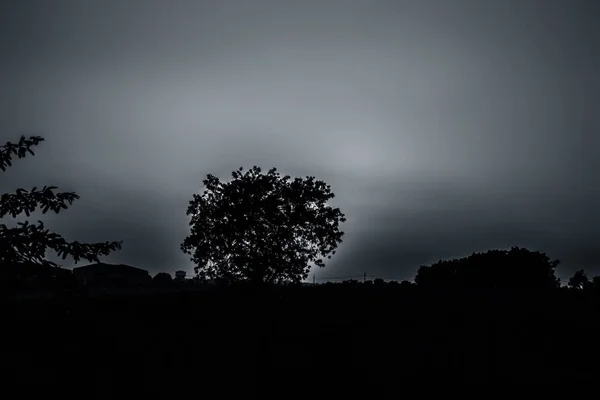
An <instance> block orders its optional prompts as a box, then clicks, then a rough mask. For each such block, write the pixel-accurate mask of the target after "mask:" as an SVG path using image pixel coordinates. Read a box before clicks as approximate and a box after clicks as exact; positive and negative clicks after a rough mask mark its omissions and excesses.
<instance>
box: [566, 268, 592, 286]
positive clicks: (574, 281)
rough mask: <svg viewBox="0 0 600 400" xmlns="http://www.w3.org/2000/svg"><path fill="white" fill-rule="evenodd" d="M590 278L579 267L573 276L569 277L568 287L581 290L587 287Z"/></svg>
mask: <svg viewBox="0 0 600 400" xmlns="http://www.w3.org/2000/svg"><path fill="white" fill-rule="evenodd" d="M589 282H590V280H589V279H588V277H587V275H586V273H585V271H584V270H582V269H580V270H579V271H576V272H575V273H574V274H573V276H572V277H571V278H570V279H569V287H570V288H571V289H576V290H581V289H584V288H585V287H587V285H588V283H589Z"/></svg>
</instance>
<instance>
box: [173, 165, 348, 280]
mask: <svg viewBox="0 0 600 400" xmlns="http://www.w3.org/2000/svg"><path fill="white" fill-rule="evenodd" d="M242 172H243V168H240V169H239V170H237V171H234V172H232V178H233V179H232V180H231V181H229V182H226V183H224V182H221V181H220V180H219V178H217V177H216V176H214V175H210V174H209V175H208V176H207V179H205V180H204V181H203V183H204V185H205V187H206V190H205V191H204V193H203V195H197V194H195V195H194V197H193V200H192V201H190V205H189V208H188V211H187V215H190V216H191V221H190V226H191V234H190V235H189V236H188V237H187V238H186V239H185V240H184V242H183V243H182V245H181V249H182V250H183V252H184V253H186V254H191V255H192V257H191V260H192V261H193V262H194V263H195V264H196V265H197V266H196V267H195V271H196V273H197V274H198V275H199V276H200V277H202V278H208V279H211V278H224V279H228V280H233V281H236V280H247V281H251V282H253V283H264V282H268V283H271V282H275V281H284V282H300V281H302V279H306V277H307V276H308V271H309V268H310V265H309V263H311V262H313V263H314V264H315V265H318V266H320V267H323V266H324V263H323V260H322V257H325V256H327V257H328V258H331V255H333V254H335V249H336V248H337V245H338V244H339V243H340V242H341V240H342V236H343V234H344V233H343V232H341V231H340V230H339V223H340V222H344V221H345V218H344V214H342V213H341V211H340V210H339V209H338V208H332V207H330V206H328V205H327V204H326V203H327V201H328V200H329V199H331V198H333V197H334V194H333V193H332V192H331V189H330V186H329V185H327V184H325V182H322V181H318V180H315V177H312V176H309V177H306V178H305V179H302V178H295V179H294V180H291V178H290V177H289V176H287V175H286V176H284V177H281V176H280V175H279V173H278V172H277V170H276V169H275V168H273V169H271V170H269V171H268V172H267V173H266V174H263V173H261V169H260V168H259V167H257V166H254V167H253V168H251V169H249V170H248V171H246V172H245V173H242Z"/></svg>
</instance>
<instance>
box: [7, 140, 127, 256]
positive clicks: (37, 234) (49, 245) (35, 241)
mask: <svg viewBox="0 0 600 400" xmlns="http://www.w3.org/2000/svg"><path fill="white" fill-rule="evenodd" d="M43 140H44V138H42V137H40V136H32V137H30V138H29V139H26V138H25V136H21V138H20V140H19V142H18V143H11V142H7V143H6V144H5V145H3V146H0V169H2V171H6V168H7V167H10V166H12V161H13V158H14V157H15V156H16V157H17V158H19V159H20V158H24V157H25V156H26V155H27V153H29V154H31V155H35V153H34V151H33V150H32V147H33V146H37V145H39V144H40V143H41V142H42V141H43ZM55 189H57V187H55V186H44V187H43V188H42V189H40V190H37V187H34V188H33V189H31V190H25V189H22V188H19V189H17V190H16V192H15V193H5V194H3V195H2V197H1V198H0V218H4V217H5V216H6V215H11V216H12V217H13V218H15V217H16V216H17V215H20V214H22V213H25V215H26V216H27V217H29V216H30V215H31V213H32V212H34V211H35V210H36V209H38V208H39V209H41V210H42V213H43V214H45V213H47V212H48V211H49V210H52V211H54V212H55V213H57V214H58V213H59V212H60V211H61V210H63V209H67V208H68V206H67V204H69V205H71V204H73V201H75V200H77V199H79V196H78V195H77V194H75V193H73V192H66V193H55V192H54V190H55ZM121 245H122V241H119V242H108V241H107V242H104V243H94V244H88V243H81V242H78V241H73V242H69V241H67V240H66V239H64V238H63V237H62V236H61V235H59V234H57V233H54V232H51V231H50V230H49V229H46V228H45V227H44V224H43V222H42V221H38V223H37V224H31V223H29V221H25V222H19V223H17V226H16V227H12V228H9V227H7V226H6V225H5V224H0V264H2V266H3V267H6V268H7V267H8V266H10V267H14V266H18V265H22V264H30V265H31V264H35V265H45V266H57V264H56V263H54V262H51V261H48V260H46V250H47V249H51V250H54V251H55V252H56V254H57V255H58V256H59V257H62V259H63V260H64V259H66V258H67V257H71V258H73V260H74V261H75V263H77V262H78V261H79V260H81V259H86V260H88V261H90V262H92V261H95V262H98V261H99V259H98V257H99V256H101V255H108V254H110V252H112V251H115V250H119V249H121Z"/></svg>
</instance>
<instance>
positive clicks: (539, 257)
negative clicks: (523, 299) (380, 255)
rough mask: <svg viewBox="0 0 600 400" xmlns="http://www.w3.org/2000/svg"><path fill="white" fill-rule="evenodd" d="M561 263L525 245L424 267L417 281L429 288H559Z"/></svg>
mask: <svg viewBox="0 0 600 400" xmlns="http://www.w3.org/2000/svg"><path fill="white" fill-rule="evenodd" d="M558 264H559V261H558V260H554V261H551V260H550V259H549V258H548V256H546V254H544V253H540V252H538V251H530V250H527V249H524V248H519V247H513V248H512V249H511V250H509V251H507V250H489V251H487V252H486V253H473V254H472V255H470V256H468V257H464V258H460V259H453V260H440V261H438V262H437V263H434V264H432V265H431V266H422V267H420V268H419V270H418V272H417V276H416V277H415V282H416V283H417V284H418V285H419V286H425V287H432V286H435V287H461V288H528V289H534V288H556V287H558V286H559V280H558V278H556V276H555V275H554V270H555V268H556V266H557V265H558Z"/></svg>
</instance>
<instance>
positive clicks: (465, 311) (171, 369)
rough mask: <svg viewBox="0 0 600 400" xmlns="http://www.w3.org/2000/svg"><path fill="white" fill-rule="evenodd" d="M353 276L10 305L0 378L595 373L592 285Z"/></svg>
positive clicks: (205, 379) (570, 378) (379, 385)
mask: <svg viewBox="0 0 600 400" xmlns="http://www.w3.org/2000/svg"><path fill="white" fill-rule="evenodd" d="M361 286H362V285H359V286H358V287H356V288H352V287H344V286H341V285H335V286H321V287H313V288H310V287H309V288H293V289H292V288H288V289H281V290H269V291H260V292H258V291H252V290H249V289H248V290H247V289H244V290H241V289H231V288H229V289H219V290H214V291H205V292H180V293H168V294H148V295H135V296H133V295H131V296H124V295H123V296H113V297H104V298H86V297H80V298H70V299H66V298H65V299H55V300H52V301H48V300H46V301H43V302H42V301H28V302H25V301H22V302H19V303H13V304H11V305H10V306H9V310H8V315H7V319H8V321H7V322H8V323H7V324H5V332H8V334H7V335H6V336H5V341H6V343H7V344H8V346H5V352H4V360H3V361H4V365H5V368H6V370H7V371H6V372H7V373H5V376H8V377H9V381H11V382H12V383H13V384H16V385H22V386H23V387H32V386H38V387H40V388H46V387H48V388H50V387H54V388H55V389H59V388H61V387H63V386H73V385H78V386H79V385H81V386H82V387H84V388H86V390H87V391H91V392H90V393H105V394H106V396H108V397H110V394H111V393H113V392H118V391H121V389H122V388H123V387H126V386H127V387H130V386H132V385H133V386H135V385H139V387H144V388H145V390H147V389H148V388H152V387H153V386H154V385H156V384H157V383H158V382H166V383H168V384H171V383H172V384H173V385H179V384H180V383H181V384H184V385H191V384H193V385H199V386H198V388H197V389H194V391H195V392H196V393H202V391H203V390H209V387H210V386H211V385H214V384H216V382H218V381H219V382H220V381H223V380H224V381H227V382H229V385H230V386H236V385H237V386H239V385H241V384H242V382H244V385H246V386H244V387H245V388H246V389H244V390H245V391H246V392H247V393H248V395H251V394H252V393H257V392H255V391H256V390H259V388H264V387H273V385H278V384H286V385H287V384H288V383H290V382H295V384H296V385H300V386H312V385H316V386H320V385H321V383H319V382H320V381H325V382H326V383H327V384H332V383H335V382H341V383H340V384H343V385H349V384H354V383H357V382H359V383H360V385H359V386H361V387H363V388H364V387H369V388H371V389H372V390H377V391H378V392H380V393H386V394H388V395H390V396H393V395H394V393H396V394H397V388H398V386H397V385H398V384H401V383H407V384H410V385H411V387H414V388H417V387H418V386H415V385H427V384H432V385H435V384H457V383H458V384H462V383H467V384H496V385H505V384H511V383H536V384H537V383H543V384H548V385H555V384H556V383H557V382H558V381H560V382H570V383H573V382H574V381H581V382H586V383H591V382H593V381H594V379H595V377H596V374H597V372H598V370H599V368H598V363H597V361H596V360H598V355H599V353H600V352H599V351H598V350H597V349H596V348H595V347H591V346H588V345H587V344H588V343H593V342H594V339H596V338H597V337H598V333H600V330H599V327H600V325H599V324H598V317H597V316H598V307H597V304H598V302H597V301H596V297H595V296H593V295H590V294H589V293H579V292H573V291H567V290H562V289H557V290H545V291H538V292H526V291H520V292H516V291H498V292H493V291H487V292H476V291H471V292H464V291H462V292H454V293H451V292H445V293H442V292H439V291H438V292H433V291H425V290H421V289H419V288H416V287H413V288H404V289H397V288H395V289H393V290H391V289H388V288H385V287H383V288H377V287H361ZM299 369H304V371H301V370H299ZM169 382H170V383H169ZM177 382H180V383H177ZM232 382H235V384H233V383H232ZM311 382H312V383H311Z"/></svg>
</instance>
